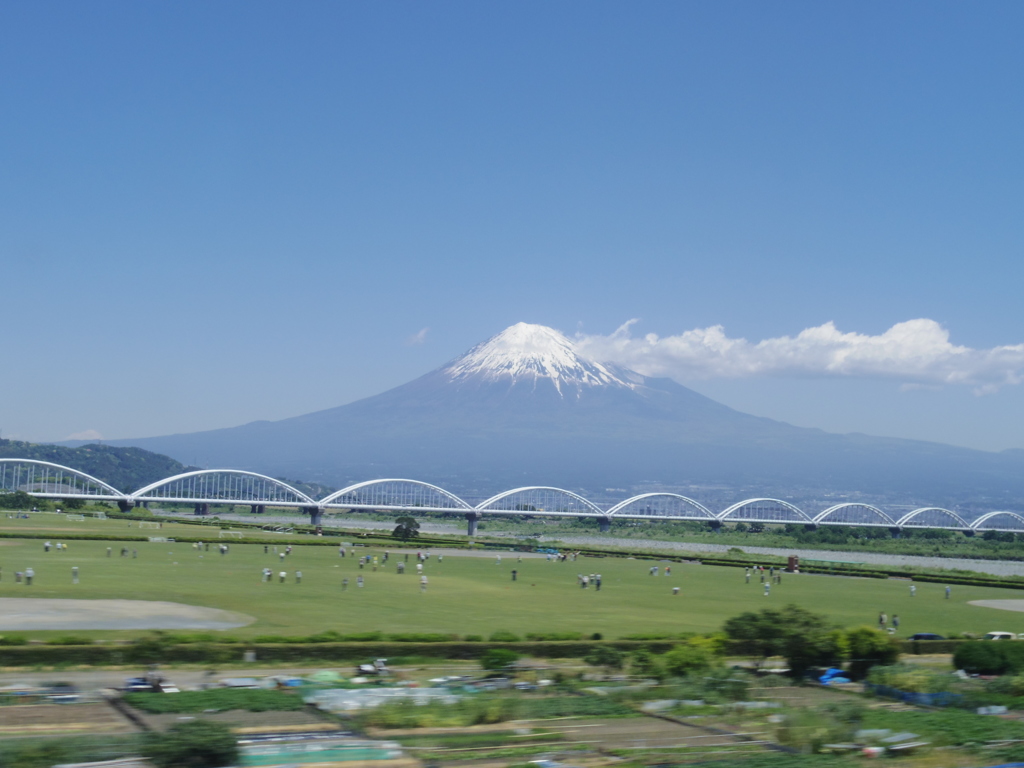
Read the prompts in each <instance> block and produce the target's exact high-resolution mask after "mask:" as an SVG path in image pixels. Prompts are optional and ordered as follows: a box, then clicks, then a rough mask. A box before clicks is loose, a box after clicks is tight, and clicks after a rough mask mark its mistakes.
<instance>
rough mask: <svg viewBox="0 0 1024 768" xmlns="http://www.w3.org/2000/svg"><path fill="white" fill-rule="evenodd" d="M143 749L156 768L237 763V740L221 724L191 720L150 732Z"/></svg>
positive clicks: (212, 767) (216, 766)
mask: <svg viewBox="0 0 1024 768" xmlns="http://www.w3.org/2000/svg"><path fill="white" fill-rule="evenodd" d="M143 752H144V754H145V756H146V757H148V758H149V759H150V760H152V761H153V763H154V764H155V765H157V766H158V768H222V767H223V766H228V765H236V764H237V762H238V742H237V741H236V740H235V736H234V734H233V733H232V732H231V729H230V728H228V727H227V726H226V725H224V724H222V723H212V722H210V721H208V720H191V721H189V722H186V723H178V724H177V725H172V726H171V727H170V728H169V729H168V730H167V732H166V733H163V734H151V735H150V736H149V738H148V739H147V740H146V743H145V746H144V747H143Z"/></svg>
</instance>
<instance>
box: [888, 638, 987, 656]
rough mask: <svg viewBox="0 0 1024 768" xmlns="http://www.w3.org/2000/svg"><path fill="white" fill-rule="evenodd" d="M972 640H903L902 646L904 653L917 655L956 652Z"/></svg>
mask: <svg viewBox="0 0 1024 768" xmlns="http://www.w3.org/2000/svg"><path fill="white" fill-rule="evenodd" d="M969 642H971V641H970V640H901V641H900V646H901V650H902V652H903V653H912V654H914V655H915V656H919V655H921V654H929V653H955V652H956V649H957V648H959V647H960V646H961V645H963V644H964V643H969Z"/></svg>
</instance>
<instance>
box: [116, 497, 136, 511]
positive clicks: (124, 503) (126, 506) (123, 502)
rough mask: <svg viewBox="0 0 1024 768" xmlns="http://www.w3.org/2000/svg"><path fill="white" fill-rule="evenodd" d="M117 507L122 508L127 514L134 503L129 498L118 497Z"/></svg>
mask: <svg viewBox="0 0 1024 768" xmlns="http://www.w3.org/2000/svg"><path fill="white" fill-rule="evenodd" d="M117 508H118V509H120V510H121V511H122V512H124V513H125V514H127V513H128V512H129V511H131V508H132V503H131V502H130V501H128V499H118V500H117Z"/></svg>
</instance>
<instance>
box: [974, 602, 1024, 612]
mask: <svg viewBox="0 0 1024 768" xmlns="http://www.w3.org/2000/svg"><path fill="white" fill-rule="evenodd" d="M968 605H977V606H978V607H980V608H998V609H999V610H1000V611H1017V612H1022V611H1024V600H971V601H970V602H969V603H968Z"/></svg>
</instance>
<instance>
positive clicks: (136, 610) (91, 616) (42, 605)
mask: <svg viewBox="0 0 1024 768" xmlns="http://www.w3.org/2000/svg"><path fill="white" fill-rule="evenodd" d="M253 621H255V619H254V618H253V617H252V616H246V615H245V614H244V613H233V612H231V611H222V610H219V609H216V608H202V607H200V606H196V605H184V604H182V603H168V602H158V601H151V600H36V599H34V598H28V597H3V598H0V631H11V630H26V629H232V628H234V627H244V626H245V625H246V624H251V623H252V622H253Z"/></svg>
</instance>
